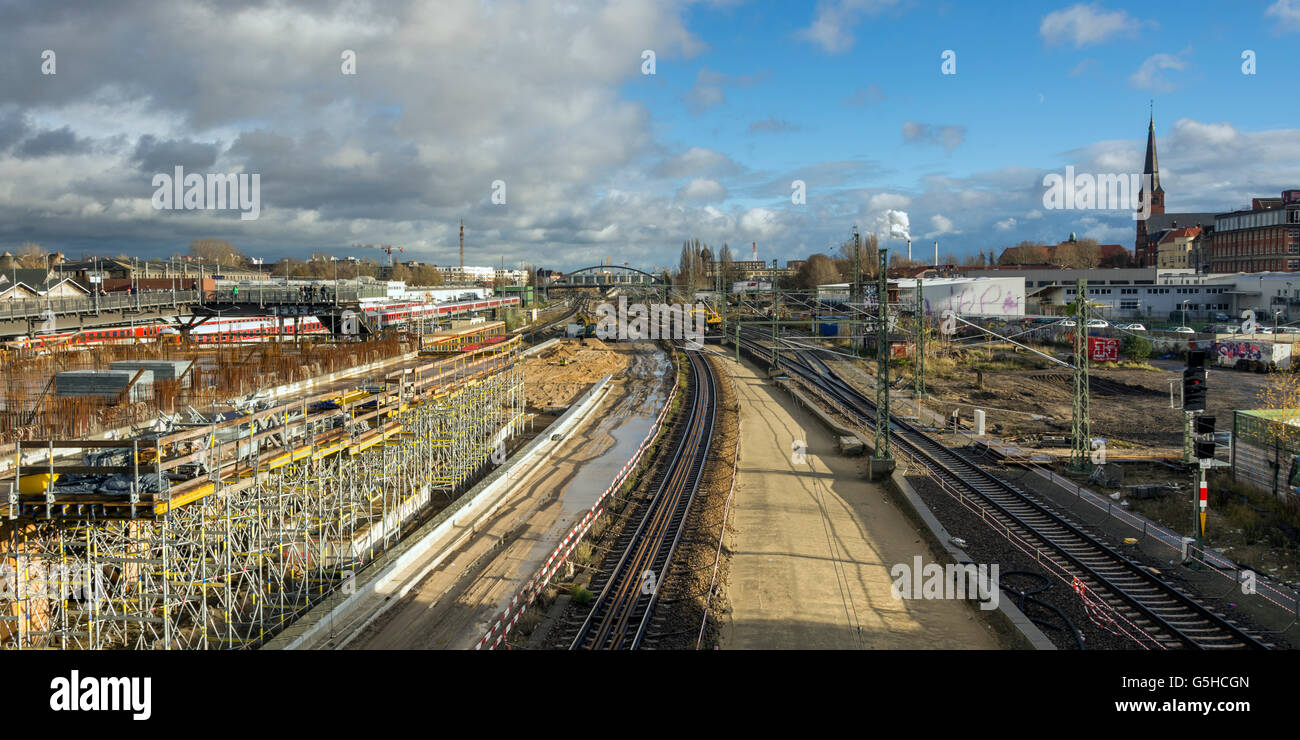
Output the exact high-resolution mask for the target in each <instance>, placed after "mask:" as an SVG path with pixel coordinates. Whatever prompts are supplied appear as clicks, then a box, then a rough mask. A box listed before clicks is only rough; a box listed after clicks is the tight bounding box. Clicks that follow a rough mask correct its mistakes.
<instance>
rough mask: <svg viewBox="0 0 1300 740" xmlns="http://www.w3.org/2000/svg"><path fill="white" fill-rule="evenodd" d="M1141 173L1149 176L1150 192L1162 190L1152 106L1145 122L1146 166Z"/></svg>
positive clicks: (1160, 191) (1154, 117) (1154, 116)
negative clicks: (1147, 121) (1148, 120)
mask: <svg viewBox="0 0 1300 740" xmlns="http://www.w3.org/2000/svg"><path fill="white" fill-rule="evenodd" d="M1142 174H1143V175H1148V176H1150V178H1151V191H1152V192H1154V193H1163V192H1164V189H1163V188H1161V187H1160V165H1159V164H1158V163H1157V162H1156V115H1155V109H1154V106H1153V107H1152V111H1151V120H1150V122H1149V123H1148V124H1147V161H1146V167H1144V168H1143V169H1142ZM1144 179H1145V178H1144Z"/></svg>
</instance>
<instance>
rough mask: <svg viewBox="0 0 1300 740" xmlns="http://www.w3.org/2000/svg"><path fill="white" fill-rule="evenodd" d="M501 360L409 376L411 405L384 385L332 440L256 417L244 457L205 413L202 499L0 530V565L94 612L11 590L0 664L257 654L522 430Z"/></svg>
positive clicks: (0, 630)
mask: <svg viewBox="0 0 1300 740" xmlns="http://www.w3.org/2000/svg"><path fill="white" fill-rule="evenodd" d="M517 352H518V344H517V342H511V343H509V344H508V345H506V346H505V347H503V348H502V349H500V350H496V351H495V354H492V355H490V356H489V355H481V356H479V357H477V358H474V359H463V358H462V357H460V356H457V359H455V360H453V361H450V362H448V363H445V367H446V372H447V374H446V375H445V376H443V375H439V374H437V373H441V372H443V370H442V368H443V367H444V366H443V365H438V366H434V367H433V368H430V367H429V366H425V367H424V368H423V369H424V370H429V371H430V374H429V375H428V376H426V380H425V381H424V382H425V385H424V386H423V387H424V389H425V390H424V393H422V394H420V395H419V397H418V399H416V398H415V397H414V396H413V395H412V394H407V393H406V392H405V390H402V389H401V387H400V386H399V389H398V390H397V392H396V393H395V394H393V393H392V391H391V387H388V388H385V390H384V391H383V392H382V393H378V394H375V395H376V396H379V397H380V398H382V399H386V401H385V402H387V403H390V404H391V406H390V408H391V411H388V412H382V413H384V415H385V416H386V417H387V418H382V417H381V418H379V419H378V423H376V424H375V426H373V427H370V426H367V424H368V422H367V421H365V420H363V419H358V418H357V417H358V416H363V415H364V414H365V413H366V412H365V411H364V410H363V409H362V406H361V404H362V403H365V401H364V400H361V399H358V400H356V401H352V402H348V404H349V405H345V406H344V407H342V408H340V409H339V410H338V411H337V412H336V413H337V417H333V418H332V421H334V422H338V426H337V427H334V426H325V425H323V422H322V421H320V420H313V421H311V422H310V423H308V422H306V421H305V420H306V419H307V417H308V412H309V408H308V406H307V403H306V401H303V402H301V403H290V404H286V405H285V406H283V407H282V409H281V410H277V411H276V412H275V416H273V417H272V416H264V417H263V418H264V419H265V420H266V421H267V422H268V423H269V422H271V421H274V422H275V424H273V425H269V426H266V427H263V429H266V430H268V433H269V432H270V430H273V429H274V430H276V432H275V433H274V434H273V435H272V436H269V437H266V438H265V439H266V444H265V445H263V446H258V445H252V449H250V448H249V442H247V441H246V440H248V439H250V438H251V437H252V436H253V435H255V434H256V433H255V432H254V431H253V430H252V429H248V430H247V431H248V432H249V434H248V435H245V436H243V437H239V438H238V439H237V440H236V441H233V442H232V441H224V442H223V440H222V437H220V436H218V435H217V434H216V433H215V430H216V428H217V427H216V421H215V419H216V417H215V414H214V416H213V421H212V425H213V426H212V427H211V428H212V429H213V430H214V431H213V433H212V434H211V438H213V439H215V440H216V444H213V445H212V446H211V447H210V448H209V447H206V446H205V447H203V448H201V451H200V452H198V453H196V454H197V455H198V457H196V461H197V465H198V466H199V467H200V468H201V469H203V470H206V474H205V475H204V476H203V478H202V481H201V482H202V483H204V484H206V485H207V486H208V487H210V490H209V492H208V493H206V495H202V496H198V497H189V498H184V499H183V500H182V499H178V498H174V497H173V496H172V495H171V494H170V493H169V492H168V491H167V490H164V491H162V492H161V494H160V495H159V497H158V498H156V499H155V502H154V504H151V505H150V507H151V508H152V509H153V515H152V517H144V516H141V517H138V518H131V519H125V518H120V519H105V518H101V517H99V516H95V515H93V514H88V515H87V518H69V519H65V520H57V519H54V520H50V519H48V518H47V517H45V516H41V517H40V518H35V519H32V520H31V521H29V522H26V523H21V524H20V525H18V526H10V527H9V528H8V530H7V533H6V534H5V535H4V536H3V538H2V539H0V565H3V564H5V563H6V562H10V561H12V562H14V563H15V564H16V565H17V566H18V567H19V568H20V573H25V572H28V571H29V570H31V571H32V572H35V571H36V569H40V568H47V567H49V566H50V565H55V564H57V565H60V566H61V567H66V568H73V569H75V570H72V571H70V572H72V573H80V574H81V579H82V581H83V582H85V581H86V580H87V579H88V578H91V579H92V583H91V584H89V585H88V586H87V588H94V598H57V597H53V596H51V594H49V593H47V592H46V591H45V589H44V588H43V587H42V589H41V591H40V592H37V590H36V588H35V587H34V586H31V585H29V584H27V583H26V582H25V581H23V582H19V583H18V586H17V588H18V589H20V594H19V596H20V598H19V599H18V600H17V601H16V602H15V604H16V606H15V607H14V608H13V610H12V611H6V612H3V613H4V614H6V615H9V614H12V617H13V624H14V625H15V626H14V628H12V629H5V628H4V627H5V626H7V624H8V622H5V623H0V649H12V648H18V649H23V648H30V649H46V648H63V649H114V648H128V649H142V650H150V649H205V648H211V649H241V648H252V647H257V646H259V645H262V644H264V643H265V642H266V641H267V640H268V639H270V638H271V637H273V636H274V635H275V634H276V633H277V632H278V631H279V630H281V629H282V628H283V627H285V626H287V625H289V624H291V623H293V622H294V621H295V620H296V619H297V618H299V617H300V616H302V615H303V614H304V613H305V612H306V611H307V610H309V609H311V608H312V607H313V606H315V605H316V604H318V603H319V602H320V601H321V600H322V599H323V598H325V597H326V596H327V595H329V594H330V593H332V592H333V591H334V590H335V589H337V588H338V587H339V586H341V585H342V584H344V583H346V582H347V581H348V579H349V577H350V576H351V574H354V573H355V572H356V571H357V570H359V569H360V568H361V567H363V566H364V565H366V564H367V563H368V562H370V561H372V560H373V559H374V558H375V557H377V556H379V555H380V554H382V553H383V552H384V551H385V550H386V549H388V548H391V547H392V546H393V545H395V544H396V543H398V542H399V540H400V539H401V537H402V536H403V533H404V532H405V531H407V530H408V526H407V525H409V524H410V523H411V522H412V521H413V520H414V518H416V517H420V516H424V515H428V514H430V512H432V511H436V510H437V509H440V508H442V506H444V505H445V504H447V503H449V502H450V501H451V500H452V499H453V498H454V496H456V495H457V494H458V493H460V492H462V491H463V490H464V489H465V487H466V486H467V485H468V483H469V479H470V478H471V477H472V476H474V475H476V474H477V473H479V472H480V471H481V470H483V469H484V466H485V465H486V464H487V461H488V460H489V459H490V458H491V456H492V453H493V450H494V448H495V444H496V443H498V442H504V441H505V440H506V439H508V438H510V437H512V436H514V435H516V434H518V433H519V432H520V431H522V427H523V421H524V396H523V393H522V384H523V374H522V369H521V368H520V367H519V363H518V355H517ZM397 382H398V383H405V382H406V381H405V380H399V381H397ZM380 398H376V399H375V403H380ZM352 404H355V405H352ZM377 408H381V407H377ZM319 418H321V419H323V418H324V417H319ZM294 419H297V420H298V421H297V422H294ZM205 429H206V427H205ZM226 429H233V430H235V431H238V429H236V428H234V427H229V426H227V427H226ZM290 432H293V436H292V438H291V437H290ZM203 436H204V438H208V435H207V434H206V433H205V434H204V435H203ZM227 439H229V438H227ZM154 448H155V449H154V450H153V465H152V467H153V469H154V473H155V476H156V477H157V478H158V479H162V476H161V475H159V473H160V472H162V471H161V468H160V467H159V465H160V464H161V463H160V461H161V459H162V454H161V452H160V450H159V448H158V446H157V444H156V443H155V445H154ZM141 472H144V469H143V466H141ZM191 490H194V489H191ZM62 572H63V571H60V573H62ZM92 577H93V578H92ZM70 583H71V585H75V582H70ZM56 596H57V595H56Z"/></svg>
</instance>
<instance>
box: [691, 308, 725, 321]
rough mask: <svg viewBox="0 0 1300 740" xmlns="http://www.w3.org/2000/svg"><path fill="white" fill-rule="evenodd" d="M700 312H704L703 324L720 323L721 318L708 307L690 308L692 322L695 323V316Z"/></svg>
mask: <svg viewBox="0 0 1300 740" xmlns="http://www.w3.org/2000/svg"><path fill="white" fill-rule="evenodd" d="M701 311H702V312H704V323H705V324H706V325H713V324H721V323H722V317H721V316H719V315H718V314H717V312H716V311H714V310H713V309H712V308H709V307H708V306H705V307H703V308H692V309H691V321H692V322H694V321H695V314H697V313H700V312H701Z"/></svg>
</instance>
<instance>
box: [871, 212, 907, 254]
mask: <svg viewBox="0 0 1300 740" xmlns="http://www.w3.org/2000/svg"><path fill="white" fill-rule="evenodd" d="M875 232H876V235H877V236H880V237H882V238H886V239H889V238H896V239H906V240H909V241H910V240H911V239H912V225H911V222H910V221H909V220H908V218H907V212H906V211H897V210H894V209H893V208H890V209H889V210H887V211H885V212H884V213H882V214H880V215H879V216H876V228H875ZM881 246H884V245H881Z"/></svg>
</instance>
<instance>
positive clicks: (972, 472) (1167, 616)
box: [741, 338, 1268, 649]
mask: <svg viewBox="0 0 1300 740" xmlns="http://www.w3.org/2000/svg"><path fill="white" fill-rule="evenodd" d="M741 341H742V344H747V345H749V350H750V351H751V352H754V353H756V354H757V355H758V356H762V357H766V356H767V349H765V348H764V347H763V346H762V345H760V344H758V343H757V342H754V341H750V340H747V339H744V338H742V340H741ZM793 354H794V356H795V357H798V358H800V362H796V363H792V364H787V365H785V366H784V367H785V369H787V370H788V371H790V372H791V374H792V375H796V376H798V377H799V378H800V380H801V381H803V382H804V383H806V384H807V385H809V386H811V387H812V388H814V389H816V390H818V391H822V392H824V393H825V395H827V396H830V397H831V398H833V399H834V401H835V402H836V403H837V405H840V406H842V407H847V408H844V409H843V410H844V411H846V412H847V413H849V414H851V415H852V416H853V417H856V418H857V420H858V421H859V422H860V423H864V424H865V425H868V426H872V427H874V425H875V423H876V405H875V403H874V402H873V401H872V400H871V399H869V398H867V397H866V395H865V394H863V393H862V392H861V391H858V390H857V389H856V388H854V387H853V386H852V385H850V384H849V383H848V382H846V381H844V380H843V379H842V378H840V377H839V376H838V375H837V374H836V373H835V372H834V371H832V370H831V369H830V368H829V367H828V366H826V365H825V363H823V362H821V361H820V360H819V359H816V358H815V356H813V354H812V353H811V352H809V351H796V352H794V353H793ZM805 357H807V358H810V359H803V358H805ZM814 363H815V364H816V367H815V366H814ZM890 423H891V426H892V427H893V429H894V432H893V436H894V439H895V440H896V443H897V445H898V447H899V448H900V450H901V451H903V452H905V453H906V454H907V455H908V456H909V457H911V458H912V459H914V460H915V461H916V462H917V463H919V465H920V466H921V467H922V468H923V472H927V474H929V475H931V476H932V477H933V478H934V479H935V480H936V482H937V483H938V484H939V485H940V487H942V488H944V489H945V490H948V489H951V490H952V491H953V492H955V495H957V496H960V497H961V500H962V502H963V503H967V502H969V503H971V504H974V505H976V506H977V507H978V508H979V509H980V510H981V511H982V512H983V513H982V516H983V517H984V518H985V520H986V521H988V522H990V525H991V526H992V524H993V523H996V524H997V527H996V528H997V529H998V530H999V531H1000V532H1003V533H1005V534H1006V535H1007V536H1010V537H1014V538H1015V539H1016V540H1019V541H1021V542H1023V543H1025V547H1027V548H1029V549H1030V550H1031V551H1033V552H1034V553H1035V554H1036V556H1037V557H1038V558H1039V559H1040V561H1041V560H1044V559H1046V560H1048V561H1049V562H1051V563H1052V564H1053V565H1055V566H1057V568H1058V572H1057V573H1056V575H1058V577H1063V576H1064V575H1066V574H1069V575H1070V576H1071V584H1072V585H1073V586H1074V587H1075V589H1076V591H1078V592H1079V593H1080V595H1081V596H1083V597H1084V598H1085V599H1086V598H1089V596H1088V595H1089V594H1107V595H1109V596H1110V597H1111V599H1110V600H1104V601H1103V602H1102V605H1104V606H1105V607H1106V610H1105V612H1106V614H1105V618H1106V619H1109V620H1110V621H1111V622H1112V623H1123V624H1126V625H1128V627H1127V628H1123V627H1119V628H1120V629H1121V630H1122V631H1123V632H1124V633H1125V634H1127V635H1128V636H1129V637H1131V638H1133V639H1135V640H1137V641H1138V642H1139V644H1141V645H1142V646H1143V647H1147V648H1170V647H1191V648H1198V649H1209V648H1254V649H1258V648H1267V647H1268V645H1266V644H1265V643H1263V642H1262V641H1260V640H1259V639H1258V638H1256V637H1255V636H1254V635H1251V634H1249V633H1248V632H1246V631H1245V630H1243V629H1242V628H1240V627H1238V626H1237V625H1235V624H1233V623H1232V622H1230V621H1229V620H1227V619H1226V618H1224V617H1222V616H1220V615H1218V614H1216V613H1214V612H1212V611H1211V610H1210V609H1209V608H1208V607H1206V606H1205V605H1203V604H1201V603H1200V602H1198V601H1196V600H1194V599H1192V598H1191V597H1190V596H1188V595H1187V594H1185V593H1183V592H1182V591H1181V590H1179V589H1177V588H1176V587H1174V586H1172V585H1170V584H1168V583H1166V582H1164V581H1163V580H1161V579H1160V578H1158V577H1156V576H1154V575H1153V574H1152V573H1150V572H1149V571H1148V570H1147V569H1145V568H1143V567H1142V566H1141V565H1140V564H1138V563H1136V562H1134V561H1132V560H1131V559H1129V558H1128V557H1127V556H1125V555H1123V554H1121V553H1119V552H1118V551H1116V550H1114V549H1113V548H1111V547H1109V546H1108V545H1106V544H1105V543H1103V542H1101V541H1100V540H1098V539H1096V538H1095V537H1092V536H1091V535H1089V534H1087V533H1086V532H1084V531H1082V530H1081V529H1080V528H1079V527H1077V526H1075V525H1074V524H1073V523H1071V522H1070V521H1068V520H1066V519H1065V518H1064V517H1062V516H1060V515H1058V514H1057V513H1056V512H1054V511H1052V510H1050V509H1049V508H1047V507H1045V506H1044V505H1042V504H1040V503H1038V502H1037V501H1036V500H1034V499H1033V498H1032V497H1030V496H1028V495H1027V494H1025V493H1024V492H1022V491H1020V490H1019V489H1017V488H1015V487H1014V486H1012V485H1011V484H1009V483H1007V482H1005V481H1003V480H1002V479H1001V478H998V477H997V476H995V475H993V474H992V473H989V472H988V471H986V470H984V469H983V468H981V467H979V466H978V465H976V464H975V463H973V462H970V461H968V460H966V459H965V458H963V457H962V456H961V455H960V454H958V453H957V452H955V451H953V450H951V449H949V448H948V447H946V446H944V445H942V444H941V443H939V442H937V441H936V440H934V439H932V438H931V437H929V436H928V435H926V434H925V433H923V432H922V431H920V430H919V429H917V428H915V427H913V426H912V425H910V424H908V423H906V422H904V421H902V420H900V419H898V418H896V417H895V418H892V419H891V420H890ZM1063 563H1069V565H1068V566H1065V565H1064V564H1063ZM1112 600H1118V601H1119V602H1120V606H1118V607H1116V606H1114V605H1113V604H1111V603H1110V601H1112ZM1130 630H1131V632H1130Z"/></svg>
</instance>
